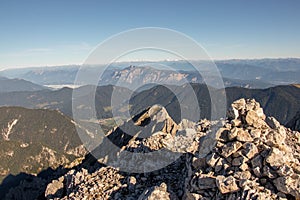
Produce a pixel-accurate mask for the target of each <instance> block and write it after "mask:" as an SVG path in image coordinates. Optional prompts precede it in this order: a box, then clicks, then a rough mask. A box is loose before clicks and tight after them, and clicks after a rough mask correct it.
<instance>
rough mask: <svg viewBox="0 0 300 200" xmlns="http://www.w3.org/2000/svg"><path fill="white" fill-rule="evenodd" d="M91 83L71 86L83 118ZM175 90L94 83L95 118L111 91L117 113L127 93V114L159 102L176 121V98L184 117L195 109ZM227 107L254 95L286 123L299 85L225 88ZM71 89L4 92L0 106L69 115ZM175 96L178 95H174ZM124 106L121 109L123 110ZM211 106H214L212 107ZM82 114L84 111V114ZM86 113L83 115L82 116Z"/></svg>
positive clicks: (205, 101) (206, 102)
mask: <svg viewBox="0 0 300 200" xmlns="http://www.w3.org/2000/svg"><path fill="white" fill-rule="evenodd" d="M94 87H95V86H83V87H80V88H77V89H75V90H76V91H77V93H80V94H82V96H80V97H78V98H79V100H78V101H79V102H80V105H79V106H78V109H81V111H82V112H83V115H82V116H83V118H86V119H88V118H89V117H88V116H89V115H88V113H89V112H90V111H91V110H90V109H91V108H89V107H88V106H87V102H86V101H87V100H86V96H87V95H90V93H91V92H92V91H93V90H94ZM169 87H171V88H173V89H172V90H173V91H176V92H175V94H174V93H173V92H172V91H171V90H169V89H168V88H167V87H165V86H154V87H151V88H150V89H146V90H143V91H140V92H133V93H132V91H130V90H129V89H127V88H123V87H118V86H111V85H110V86H98V87H97V89H96V94H95V106H96V110H97V118H98V119H106V118H111V117H112V107H111V97H112V94H113V93H114V94H115V95H116V97H119V99H118V101H119V102H118V103H117V105H119V108H115V109H119V111H120V112H124V111H126V109H127V108H125V107H124V106H125V105H126V104H124V102H123V101H124V100H123V97H124V96H126V95H128V94H131V93H132V96H131V98H130V102H129V104H130V106H131V108H130V114H131V115H135V114H137V113H139V112H141V110H144V109H145V108H146V107H149V106H152V105H154V104H161V105H163V106H165V107H166V109H167V110H168V112H169V113H170V116H171V117H172V118H174V120H175V121H177V122H178V121H179V120H180V118H181V116H180V113H178V111H179V110H180V109H178V108H179V105H180V104H179V102H178V98H179V99H184V102H181V105H182V107H183V111H184V113H186V116H185V117H186V118H189V114H190V115H193V112H195V111H196V110H195V109H194V108H193V107H192V106H191V105H192V104H191V103H189V102H191V101H192V99H191V95H190V94H189V93H188V92H189V91H187V90H186V88H185V85H182V86H169ZM192 88H193V90H194V92H195V94H196V97H197V99H198V104H199V108H200V111H201V113H200V116H201V118H210V117H211V109H210V108H211V107H210V106H211V105H210V104H211V102H210V96H209V93H208V89H207V86H206V85H202V84H192ZM211 91H213V93H214V95H224V94H223V93H222V90H219V89H213V88H211ZM225 91H226V98H227V106H229V105H230V104H231V103H232V102H233V101H234V100H236V99H239V98H242V97H244V98H255V99H256V100H257V101H258V102H259V103H260V104H261V105H262V107H263V108H264V109H265V113H266V114H267V115H270V116H274V117H276V118H277V119H278V120H279V121H280V122H281V123H282V124H286V123H287V122H289V121H290V120H291V119H292V118H293V116H295V115H296V112H297V111H298V110H300V88H298V87H295V86H293V85H289V86H276V87H271V88H267V89H247V88H240V87H229V88H226V89H225ZM72 92H73V90H72V89H70V88H63V89H60V90H55V91H52V90H41V91H27V92H6V93H0V106H21V107H26V108H42V109H52V110H56V109H58V110H60V111H61V112H63V113H64V114H66V115H68V116H70V117H72ZM176 96H177V97H178V98H176ZM124 109H125V110H124ZM214 109H215V108H214ZM84 113H87V114H86V115H85V114H84ZM85 116H86V117H85Z"/></svg>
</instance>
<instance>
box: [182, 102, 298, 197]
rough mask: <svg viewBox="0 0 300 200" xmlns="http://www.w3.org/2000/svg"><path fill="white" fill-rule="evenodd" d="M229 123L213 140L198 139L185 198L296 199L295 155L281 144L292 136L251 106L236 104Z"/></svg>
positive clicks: (291, 149) (294, 150) (255, 104)
mask: <svg viewBox="0 0 300 200" xmlns="http://www.w3.org/2000/svg"><path fill="white" fill-rule="evenodd" d="M229 119H230V121H228V123H226V124H225V125H224V126H223V128H220V129H219V130H218V131H216V133H215V134H207V135H206V136H205V137H203V138H202V141H201V142H200V149H199V155H200V156H199V157H197V156H195V157H194V158H193V163H192V169H193V174H192V175H191V182H190V186H189V188H188V192H187V196H188V197H191V196H194V197H197V198H200V199H201V198H203V199H223V198H226V199H286V198H292V197H294V198H298V199H299V198H300V171H299V170H300V165H299V158H300V154H299V149H293V148H292V147H291V146H288V145H287V144H286V142H285V141H286V140H287V132H291V131H290V130H287V129H286V128H284V127H283V126H281V125H280V124H279V122H278V121H277V120H276V119H275V118H273V117H268V118H266V116H265V115H264V113H263V111H262V109H261V108H260V105H259V104H258V103H257V102H255V101H254V100H245V99H240V100H238V101H235V102H234V103H233V104H232V107H231V110H230V111H229ZM288 137H289V138H293V137H294V138H295V139H296V138H297V137H299V135H296V134H295V135H291V134H288ZM298 139H299V138H298ZM295 141H297V140H295ZM209 143H210V144H213V143H214V144H215V145H214V146H213V147H212V146H210V151H208V150H207V148H208V147H207V146H205V145H207V144H209ZM296 143H297V142H296ZM298 144H299V142H298ZM211 147H212V148H211ZM298 147H299V145H298Z"/></svg>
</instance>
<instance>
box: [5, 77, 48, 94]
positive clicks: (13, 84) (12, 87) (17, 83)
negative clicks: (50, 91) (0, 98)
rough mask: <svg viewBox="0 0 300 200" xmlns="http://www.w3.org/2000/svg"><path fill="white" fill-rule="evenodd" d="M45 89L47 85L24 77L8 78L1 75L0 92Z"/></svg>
mask: <svg viewBox="0 0 300 200" xmlns="http://www.w3.org/2000/svg"><path fill="white" fill-rule="evenodd" d="M43 89H46V87H44V86H41V85H37V84H34V83H32V82H29V81H25V80H23V79H8V78H4V77H0V92H16V91H37V90H43Z"/></svg>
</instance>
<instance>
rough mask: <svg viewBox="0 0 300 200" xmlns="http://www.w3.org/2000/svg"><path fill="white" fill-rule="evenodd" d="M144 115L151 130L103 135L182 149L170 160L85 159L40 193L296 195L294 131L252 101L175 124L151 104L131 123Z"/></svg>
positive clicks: (19, 191)
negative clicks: (213, 117) (109, 162)
mask: <svg viewBox="0 0 300 200" xmlns="http://www.w3.org/2000/svg"><path fill="white" fill-rule="evenodd" d="M149 120H152V121H154V122H155V123H154V124H157V123H158V122H159V123H160V124H162V126H160V127H161V128H160V131H157V132H156V133H155V134H152V135H151V136H150V137H147V138H144V139H141V138H138V137H129V139H127V140H121V139H120V138H118V136H117V135H116V131H111V132H109V133H108V134H107V137H108V138H110V139H112V140H118V145H120V146H121V147H122V148H121V150H120V152H119V153H120V154H122V151H125V150H126V151H131V152H144V153H147V152H153V151H155V150H159V149H163V148H165V149H168V150H170V151H172V152H180V153H182V155H181V156H180V158H179V159H177V160H176V161H175V162H173V163H172V164H169V165H168V166H166V167H164V168H162V169H159V170H156V171H153V172H145V173H128V172H122V171H120V170H118V169H117V168H113V167H109V166H103V165H101V164H99V163H98V162H87V161H86V162H85V163H82V164H81V165H78V166H77V167H75V168H73V169H72V170H69V171H67V172H66V173H65V174H64V175H62V176H61V177H59V178H57V179H55V180H52V182H51V183H49V184H48V185H47V187H46V191H39V192H42V195H41V194H38V195H39V196H38V197H39V198H41V197H45V198H46V199H149V200H150V199H153V200H154V199H189V200H192V199H207V200H208V199H282V200H283V199H300V162H299V161H300V133H299V132H296V131H291V130H290V129H287V128H285V127H283V126H281V125H280V124H279V122H278V121H277V120H276V119H275V118H273V117H266V116H265V114H264V113H263V110H262V108H261V107H260V105H259V103H257V102H256V101H254V100H245V99H240V100H237V101H235V102H234V103H233V104H232V106H231V109H230V110H229V111H228V119H227V120H220V121H208V120H201V121H200V122H198V123H194V122H190V121H188V120H183V121H182V122H181V123H180V124H176V123H175V122H174V121H173V120H172V119H171V118H170V117H169V115H168V113H167V112H166V110H165V109H164V108H163V107H159V106H153V107H151V108H149V109H148V110H146V111H145V112H144V113H143V114H142V115H140V116H139V118H138V119H135V125H136V126H144V127H147V126H148V125H147V124H145V121H149ZM151 124H152V125H153V123H150V125H151ZM150 125H149V126H150ZM149 128H150V127H149ZM156 128H157V126H156ZM115 130H116V129H115ZM114 134H115V135H114ZM122 138H124V137H122ZM134 159H136V160H134V163H136V164H135V165H132V166H127V167H128V169H130V168H134V167H136V168H138V166H139V164H138V163H139V158H134ZM162 162H163V161H162ZM37 184H38V183H35V184H33V183H32V184H31V185H30V184H27V185H26V183H23V185H21V186H19V187H18V188H15V189H11V191H10V193H9V194H8V195H7V196H6V197H7V198H8V199H18V198H22V197H24V195H25V193H26V194H27V195H28V191H30V190H32V188H34V187H35V188H36V187H38V186H37ZM31 194H33V193H31ZM22 195H23V196H22ZM27 197H28V196H27Z"/></svg>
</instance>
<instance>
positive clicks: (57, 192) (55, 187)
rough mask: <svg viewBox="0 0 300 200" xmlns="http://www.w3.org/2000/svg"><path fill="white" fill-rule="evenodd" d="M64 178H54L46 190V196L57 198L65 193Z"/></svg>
mask: <svg viewBox="0 0 300 200" xmlns="http://www.w3.org/2000/svg"><path fill="white" fill-rule="evenodd" d="M63 180H64V178H63V177H62V178H60V179H59V180H54V181H52V182H51V183H50V184H48V186H47V188H46V191H45V197H46V198H55V197H61V196H62V193H63V187H64V184H63Z"/></svg>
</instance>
